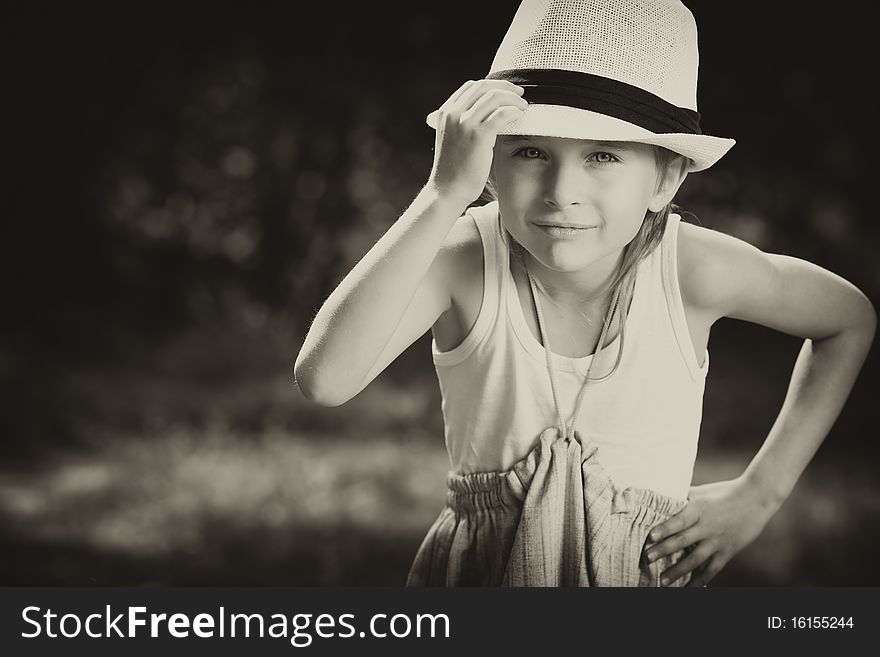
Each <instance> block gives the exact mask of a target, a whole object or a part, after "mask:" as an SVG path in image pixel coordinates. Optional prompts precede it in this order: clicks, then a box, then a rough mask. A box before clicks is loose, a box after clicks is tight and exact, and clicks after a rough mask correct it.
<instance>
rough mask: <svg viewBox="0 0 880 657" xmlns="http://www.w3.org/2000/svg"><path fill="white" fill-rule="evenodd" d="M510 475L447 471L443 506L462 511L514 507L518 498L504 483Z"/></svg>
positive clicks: (518, 502)
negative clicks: (444, 504)
mask: <svg viewBox="0 0 880 657" xmlns="http://www.w3.org/2000/svg"><path fill="white" fill-rule="evenodd" d="M511 474H512V473H511V472H510V471H505V472H473V473H470V474H459V473H457V472H449V473H448V474H447V475H446V489H447V490H446V505H447V506H449V507H450V508H452V509H453V510H455V511H460V512H462V513H473V512H475V511H488V510H491V509H499V508H505V507H507V508H516V507H517V506H519V505H520V503H521V501H520V500H519V499H518V498H517V497H516V495H514V493H513V490H512V489H511V487H510V485H509V483H508V477H510V476H511Z"/></svg>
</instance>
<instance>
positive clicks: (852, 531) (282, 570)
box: [0, 331, 880, 586]
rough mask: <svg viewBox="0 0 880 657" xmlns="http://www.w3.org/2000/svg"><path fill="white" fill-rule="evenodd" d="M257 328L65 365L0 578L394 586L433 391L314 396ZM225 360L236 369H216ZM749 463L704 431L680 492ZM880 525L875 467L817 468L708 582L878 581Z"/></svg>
mask: <svg viewBox="0 0 880 657" xmlns="http://www.w3.org/2000/svg"><path fill="white" fill-rule="evenodd" d="M266 335H267V334H266V333H263V334H262V335H258V336H251V337H252V338H253V339H249V338H247V336H244V337H243V336H241V335H239V336H237V337H236V336H230V335H228V334H225V333H218V334H216V335H214V336H210V335H200V336H190V337H189V338H185V339H183V340H182V341H181V342H179V343H176V344H175V345H171V346H169V347H167V348H166V349H165V350H163V351H162V352H161V353H158V354H156V358H153V359H151V360H150V365H149V366H143V367H141V368H128V369H126V370H125V371H124V372H120V371H117V372H112V373H111V372H108V371H103V372H98V371H93V372H79V373H76V374H72V375H71V377H72V378H71V381H70V385H71V386H72V387H73V389H75V391H76V395H77V397H76V399H77V400H78V410H77V411H76V412H74V411H71V421H72V422H76V423H77V426H78V431H79V433H80V434H81V435H83V436H84V441H83V442H82V443H81V444H79V445H77V446H76V447H75V448H74V447H70V448H66V449H53V450H47V451H45V453H44V454H43V457H42V458H41V459H40V460H39V462H34V463H31V464H30V465H27V466H16V467H15V468H11V467H6V468H5V469H4V470H0V521H2V522H0V527H2V530H0V549H2V551H3V554H4V556H5V557H6V558H5V559H3V560H2V561H0V583H2V584H6V585H12V584H18V585H36V584H45V585H56V584H69V585H116V584H126V585H183V584H199V585H224V584H230V585H233V584H235V585H245V584H251V585H362V584H376V585H391V586H396V585H401V584H403V582H404V580H405V577H406V573H407V570H408V568H409V565H410V563H411V561H412V558H413V556H414V555H415V552H416V550H417V548H418V546H419V543H420V541H421V540H422V538H423V537H424V534H425V532H426V531H427V529H428V527H429V526H430V524H431V523H432V522H433V520H434V518H435V517H436V515H437V513H438V512H439V510H440V508H441V506H442V503H443V497H444V492H445V489H444V485H445V482H444V477H445V474H446V471H447V467H448V461H447V457H446V454H445V451H444V445H443V439H442V418H441V417H440V411H439V391H438V390H437V387H436V383H434V384H433V385H431V382H430V378H428V379H427V382H426V383H424V385H421V384H420V385H404V386H401V385H398V384H397V383H395V382H394V380H393V378H394V377H393V376H390V375H389V376H383V377H380V379H379V380H377V381H375V382H374V383H373V384H371V385H370V386H369V387H368V388H367V389H366V390H364V391H363V392H362V393H361V395H359V396H358V397H356V398H355V399H353V400H351V401H350V402H349V403H348V404H345V405H344V406H342V407H338V408H334V409H324V408H320V407H316V406H314V405H312V404H309V403H308V402H307V401H305V400H303V399H302V398H301V397H300V396H299V394H298V393H297V392H296V390H295V389H294V388H293V386H292V382H291V378H290V375H289V374H288V371H287V365H288V362H287V359H286V356H287V355H288V354H289V352H290V345H289V344H286V343H285V341H284V333H283V331H278V332H276V333H273V334H272V335H274V336H275V339H273V340H266V339H265V338H266ZM196 337H198V339H196ZM257 338H259V339H257ZM230 340H232V341H233V342H234V344H235V345H236V346H237V348H236V349H235V350H230V349H228V348H227V349H224V348H223V347H224V344H226V342H227V341H230ZM227 346H228V345H227ZM276 350H277V351H276ZM285 350H286V351H285ZM224 353H225V354H226V355H225V356H223V355H222V354H224ZM271 353H274V354H275V356H277V355H278V354H282V356H281V357H280V358H277V360H280V361H282V364H281V366H280V367H279V366H278V364H277V362H275V359H273V357H271V356H268V355H267V354H271ZM209 355H212V356H211V357H209ZM420 355H421V354H420ZM224 359H227V360H228V361H229V362H228V363H224ZM241 359H245V360H246V361H247V362H248V363H249V366H247V367H245V366H243V365H241V363H240V361H241ZM218 360H219V362H218ZM233 361H235V362H238V365H237V367H236V369H235V370H233V371H235V372H237V373H238V376H237V377H235V378H234V379H231V378H230V377H229V376H224V375H222V374H218V372H220V373H222V372H223V371H224V367H225V366H226V365H228V366H230V367H231V366H232V364H233ZM267 363H274V364H273V365H271V366H267ZM428 367H430V366H429V365H428ZM429 374H431V375H432V376H433V374H432V373H431V372H430V370H429ZM710 376H711V374H710ZM716 442H717V441H716ZM751 454H752V451H750V450H749V449H745V448H740V449H733V448H729V447H726V448H723V449H721V448H718V447H717V445H716V446H713V442H712V440H711V437H709V438H707V439H706V440H705V441H704V442H703V443H701V449H700V453H699V456H698V462H697V468H696V474H695V480H694V483H704V482H708V481H714V480H718V479H722V478H728V477H733V476H736V475H737V474H738V473H739V472H740V471H741V470H742V468H743V467H744V466H745V464H746V463H747V462H748V460H749V458H750V457H751ZM878 519H880V495H878V493H877V477H876V473H875V472H874V471H873V468H871V467H868V466H863V467H858V466H856V465H854V464H853V462H851V461H840V460H839V459H833V458H830V457H829V458H820V459H817V460H816V461H814V463H813V464H811V466H810V468H809V469H808V471H807V473H806V474H805V475H804V477H803V478H802V479H801V481H800V482H799V483H798V486H797V488H796V489H795V492H794V493H793V494H792V496H791V497H790V498H789V500H788V501H787V502H786V503H785V505H784V506H783V507H782V509H781V510H780V511H779V513H778V514H777V515H776V516H775V517H774V518H773V520H772V521H771V523H770V524H769V525H768V526H767V528H766V530H765V531H764V533H763V534H762V535H761V536H760V537H759V538H758V539H757V540H756V541H755V542H754V543H753V544H752V545H751V546H749V548H747V549H746V550H745V551H743V552H742V553H741V554H740V555H738V556H737V557H736V558H735V559H734V560H733V561H731V563H730V564H729V565H728V567H727V568H726V569H725V570H724V571H723V572H722V573H721V574H720V575H719V576H718V577H717V578H716V580H715V582H714V583H716V584H726V585H795V584H796V585H866V584H873V585H877V584H878V583H880V568H878V567H876V566H874V565H872V564H874V563H875V560H874V559H873V558H872V557H873V555H874V553H875V552H876V548H877V546H878V544H880V541H878V529H877V528H878V527H880V524H878V522H877V521H878Z"/></svg>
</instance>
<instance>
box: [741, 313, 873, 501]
mask: <svg viewBox="0 0 880 657" xmlns="http://www.w3.org/2000/svg"><path fill="white" fill-rule="evenodd" d="M874 321H876V320H874ZM873 337H874V324H873V323H872V322H871V321H867V320H866V322H864V323H863V324H862V325H861V326H859V327H857V328H853V329H850V330H847V331H842V332H841V333H838V334H837V335H834V336H832V337H829V338H824V339H821V340H805V341H804V345H803V347H802V348H801V351H800V353H799V354H798V358H797V360H796V362H795V366H794V370H793V372H792V377H791V382H790V384H789V387H788V391H787V393H786V396H785V400H784V402H783V404H782V409H781V411H780V413H779V416H778V417H777V418H776V421H775V422H774V424H773V427H772V428H771V429H770V432H769V434H768V436H767V438H766V440H765V441H764V444H763V445H762V446H761V449H760V450H759V451H758V453H757V454H756V455H755V457H754V459H752V461H751V463H750V464H749V466H748V467H747V468H746V470H745V472H744V473H743V478H744V479H746V480H747V481H748V482H749V484H750V485H751V486H753V487H754V488H755V490H756V491H757V492H758V493H759V494H760V496H761V499H762V500H763V501H764V503H765V504H766V505H767V506H770V507H773V508H775V507H778V506H780V505H781V504H782V503H783V502H784V501H785V499H786V498H787V497H788V495H789V494H790V493H791V490H792V489H793V488H794V486H795V483H796V482H797V480H798V478H799V477H800V476H801V474H802V473H803V471H804V470H805V469H806V467H807V464H808V463H809V462H810V460H811V459H812V458H813V456H814V455H815V453H816V451H817V450H818V449H819V447H820V446H821V444H822V442H823V441H824V440H825V438H826V436H827V435H828V432H829V431H830V430H831V427H832V426H833V424H834V422H835V421H836V420H837V417H838V415H839V414H840V411H841V409H842V408H843V405H844V403H845V402H846V399H847V397H848V396H849V393H850V391H851V390H852V387H853V385H854V384H855V381H856V377H857V376H858V373H859V371H860V369H861V367H862V364H863V363H864V361H865V358H866V356H867V354H868V351H869V350H870V347H871V343H872V342H873Z"/></svg>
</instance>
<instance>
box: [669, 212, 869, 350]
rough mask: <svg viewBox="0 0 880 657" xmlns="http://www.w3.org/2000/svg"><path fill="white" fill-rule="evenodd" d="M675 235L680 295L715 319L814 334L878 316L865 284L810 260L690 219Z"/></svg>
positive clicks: (819, 335) (814, 336)
mask: <svg viewBox="0 0 880 657" xmlns="http://www.w3.org/2000/svg"><path fill="white" fill-rule="evenodd" d="M678 238H679V249H678V251H679V257H678V258H679V262H678V268H679V284H680V287H681V293H682V297H683V298H684V297H686V298H687V303H689V304H691V305H692V306H693V307H695V308H697V309H699V312H701V313H703V315H704V316H709V317H711V318H713V320H712V321H714V319H718V318H720V317H731V318H734V319H740V320H744V321H748V322H752V323H755V324H761V325H762V326H767V327H769V328H772V329H775V330H777V331H782V332H784V333H788V334H790V335H795V336H799V337H804V338H812V339H819V338H823V337H827V336H830V335H833V334H835V333H837V332H839V331H841V330H844V329H846V328H848V327H852V326H855V325H858V326H862V325H864V326H868V325H870V324H871V323H872V321H875V320H874V317H875V315H874V312H873V307H872V306H871V304H870V302H869V301H868V299H867V297H866V296H865V294H864V293H863V292H862V291H861V290H859V289H858V288H857V287H856V286H855V285H853V284H852V283H850V282H849V281H847V280H845V279H843V278H842V277H840V276H838V275H837V274H835V273H834V272H831V271H829V270H827V269H825V268H823V267H821V266H819V265H817V264H815V263H813V262H810V261H808V260H804V259H801V258H796V257H793V256H789V255H785V254H779V253H770V252H765V251H763V250H761V249H759V248H758V247H756V246H754V245H753V244H750V243H749V242H746V241H745V240H742V239H740V238H738V237H735V236H733V235H727V234H725V233H722V232H719V231H716V230H711V229H708V228H703V227H701V226H694V225H692V224H685V223H681V224H680V227H679V233H678ZM683 300H684V299H683Z"/></svg>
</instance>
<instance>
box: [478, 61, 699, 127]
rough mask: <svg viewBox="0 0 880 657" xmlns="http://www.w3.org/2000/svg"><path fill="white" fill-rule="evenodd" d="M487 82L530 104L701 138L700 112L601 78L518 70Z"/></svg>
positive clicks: (498, 73) (501, 73) (549, 70)
mask: <svg viewBox="0 0 880 657" xmlns="http://www.w3.org/2000/svg"><path fill="white" fill-rule="evenodd" d="M486 78H487V79H489V80H507V81H509V82H512V83H513V84H516V85H519V86H521V87H523V88H524V89H525V92H524V93H523V98H524V99H525V100H526V101H528V102H529V103H536V104H541V105H565V106H568V107H578V108H580V109H585V110H591V111H593V112H598V113H600V114H606V115H608V116H613V117H615V118H617V119H621V120H623V121H627V122H628V123H632V124H634V125H637V126H639V127H642V128H645V129H646V130H650V131H651V132H654V133H657V134H662V133H670V132H671V133H686V134H694V135H699V134H702V133H701V132H700V113H699V112H695V111H694V110H690V109H686V108H684V107H676V106H675V105H673V104H672V103H669V102H667V101H665V100H663V99H662V98H660V97H659V96H656V95H655V94H652V93H651V92H650V91H645V90H644V89H641V88H639V87H636V86H634V85H631V84H627V83H626V82H620V81H619V80H612V79H611V78H606V77H602V76H601V75H593V74H592V73H581V72H579V71H565V70H561V69H552V68H518V69H507V70H504V71H496V72H495V73H490V74H489V75H487V76H486Z"/></svg>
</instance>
